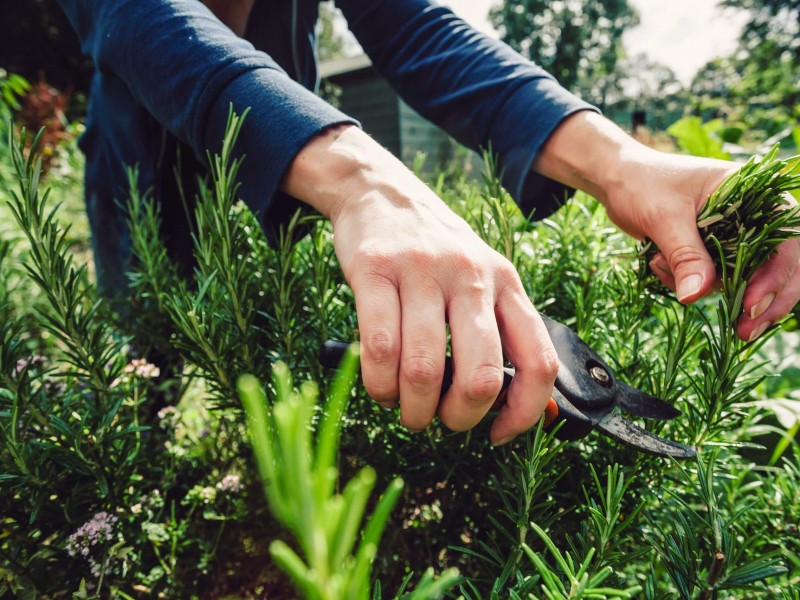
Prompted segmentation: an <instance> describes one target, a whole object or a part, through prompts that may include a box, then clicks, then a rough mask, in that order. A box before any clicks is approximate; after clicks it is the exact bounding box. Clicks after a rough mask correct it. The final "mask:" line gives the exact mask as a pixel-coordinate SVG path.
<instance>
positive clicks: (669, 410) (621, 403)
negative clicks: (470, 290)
mask: <svg viewBox="0 0 800 600" xmlns="http://www.w3.org/2000/svg"><path fill="white" fill-rule="evenodd" d="M542 320H543V321H544V324H545V326H546V327H547V332H548V334H549V335H550V339H551V340H552V342H553V346H554V347H555V350H556V353H557V354H558V360H559V370H558V376H557V378H556V383H555V387H554V389H553V396H552V398H551V399H550V403H549V404H548V407H547V410H546V412H545V415H544V418H545V429H547V430H550V429H552V428H553V427H555V426H556V425H557V424H558V423H561V422H563V425H561V427H560V428H559V429H558V431H557V432H556V437H558V438H559V439H562V440H577V439H580V438H583V437H585V436H587V435H588V434H589V433H590V432H591V431H592V430H593V429H597V430H599V431H600V432H602V433H604V434H605V435H607V436H609V437H611V438H614V439H615V440H617V441H620V442H622V443H623V444H626V445H628V446H630V447H631V448H634V449H636V450H639V451H641V452H649V453H651V454H656V455H659V456H672V457H674V458H692V457H693V456H694V455H695V454H696V452H697V450H696V448H695V447H694V446H687V445H683V444H679V443H677V442H673V441H670V440H667V439H664V438H662V437H660V436H658V435H656V434H654V433H651V432H650V431H647V430H646V429H643V428H641V427H639V426H638V425H636V424H634V423H632V422H631V421H629V420H627V419H626V418H624V417H623V416H622V414H621V411H625V412H627V413H630V414H631V415H633V416H636V417H642V418H646V419H656V420H659V421H666V420H670V419H674V418H675V417H677V416H679V415H680V414H681V413H680V411H679V410H677V409H676V408H674V407H673V406H671V405H670V404H667V403H666V402H664V401H663V400H661V399H659V398H656V397H655V396H651V395H649V394H646V393H645V392H643V391H642V390H639V389H637V388H635V387H633V386H630V385H628V384H627V383H625V382H623V381H620V380H618V379H616V378H615V377H614V372H613V371H612V370H611V368H610V367H609V366H608V365H607V364H606V362H605V361H604V360H603V359H602V358H600V355H598V354H597V352H595V351H594V350H593V349H592V348H591V347H590V346H589V345H588V344H587V343H586V342H584V341H583V340H582V339H581V338H580V337H579V336H578V334H577V333H575V332H574V331H572V330H571V329H570V328H569V327H566V326H565V325H562V324H561V323H559V322H557V321H554V320H552V319H550V318H548V317H545V316H544V315H542ZM348 346H349V344H348V343H347V342H341V341H337V340H328V341H326V342H325V343H324V344H323V346H322V349H321V350H320V355H319V358H320V362H321V363H322V364H323V365H324V366H326V367H331V368H335V367H337V366H338V365H339V363H340V362H341V359H342V357H343V356H344V353H345V351H346V350H347V348H348ZM504 371H505V375H504V378H503V387H502V390H501V392H500V394H499V395H498V397H497V399H496V400H495V407H497V406H501V405H502V404H503V403H504V402H505V395H506V391H507V389H508V386H509V385H510V384H511V381H512V379H513V378H514V369H513V368H506V369H505V370H504ZM452 381H453V367H452V361H451V360H450V359H449V357H448V359H447V362H446V363H445V373H444V377H443V380H442V395H444V393H445V391H447V388H449V387H450V384H451V383H452Z"/></svg>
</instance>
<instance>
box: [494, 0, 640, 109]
mask: <svg viewBox="0 0 800 600" xmlns="http://www.w3.org/2000/svg"><path fill="white" fill-rule="evenodd" d="M489 16H490V18H491V21H492V24H493V25H494V26H495V27H496V28H497V30H498V31H499V32H500V35H501V37H502V39H503V41H505V42H506V43H508V44H509V45H510V46H511V47H512V48H514V49H516V50H517V51H519V52H520V53H521V54H523V55H524V56H526V57H528V58H530V59H531V60H533V61H535V62H537V63H538V64H540V65H541V66H542V67H544V68H545V69H546V70H547V71H548V72H550V73H552V74H553V75H554V76H555V77H556V78H557V79H558V80H559V82H560V83H561V84H562V85H564V86H565V87H567V88H570V89H572V90H573V91H575V92H577V93H580V94H582V95H583V96H585V97H586V98H587V99H588V100H591V101H593V102H595V103H596V104H598V105H600V106H601V107H602V106H603V104H605V100H606V95H607V94H608V92H609V91H610V89H611V88H612V87H613V81H614V77H613V75H614V71H615V69H616V65H617V60H618V58H619V57H620V55H621V47H622V34H623V32H624V31H625V30H626V29H628V28H629V27H632V26H634V25H637V24H638V22H639V15H638V13H637V12H636V11H635V10H634V9H633V8H632V7H631V6H630V5H629V4H628V0H610V1H606V2H602V1H600V0H557V1H555V2H550V1H548V0H519V1H515V2H503V3H501V4H500V5H498V6H495V7H494V8H492V10H491V11H490V14H489Z"/></svg>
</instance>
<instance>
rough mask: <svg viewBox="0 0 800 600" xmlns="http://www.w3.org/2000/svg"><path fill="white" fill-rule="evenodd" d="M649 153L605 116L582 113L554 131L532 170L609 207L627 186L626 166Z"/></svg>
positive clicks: (572, 116) (588, 112) (571, 117)
mask: <svg viewBox="0 0 800 600" xmlns="http://www.w3.org/2000/svg"><path fill="white" fill-rule="evenodd" d="M650 151H651V150H650V149H649V148H647V147H646V146H644V145H642V144H640V143H639V142H637V141H636V140H634V139H633V138H632V137H630V136H629V135H628V134H626V133H625V132H624V131H623V130H622V129H620V128H619V127H618V126H617V125H615V124H614V123H612V122H611V121H609V120H608V119H606V118H605V117H603V116H601V115H599V114H597V113H595V112H591V111H581V112H578V113H575V114H573V115H571V116H569V117H567V118H566V119H565V120H564V121H563V122H562V123H561V125H559V127H558V128H557V129H556V130H555V131H554V132H553V134H552V135H551V136H550V138H549V139H548V140H547V142H546V143H545V145H544V146H543V148H542V151H541V152H540V153H539V155H538V156H537V158H536V160H535V161H534V164H533V168H534V170H535V171H537V172H538V173H541V174H542V175H544V176H546V177H549V178H550V179H554V180H555V181H558V182H560V183H563V184H565V185H568V186H570V187H573V188H576V189H579V190H582V191H584V192H586V193H588V194H590V195H591V196H593V197H595V198H597V199H598V200H599V201H600V202H601V203H603V204H606V202H607V201H608V199H609V197H611V196H613V193H614V190H616V189H618V188H619V187H620V186H621V185H623V184H624V171H625V168H624V165H625V164H626V163H627V162H630V161H632V160H637V155H641V154H642V153H647V152H650Z"/></svg>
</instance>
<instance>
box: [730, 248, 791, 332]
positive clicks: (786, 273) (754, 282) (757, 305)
mask: <svg viewBox="0 0 800 600" xmlns="http://www.w3.org/2000/svg"><path fill="white" fill-rule="evenodd" d="M798 261H800V239H792V240H788V241H786V242H784V243H782V244H781V245H780V246H778V248H777V249H776V250H775V253H774V254H773V255H772V256H771V257H770V259H769V260H768V261H767V262H766V263H764V265H763V266H762V267H761V268H760V269H759V270H758V271H756V273H755V274H754V275H753V277H751V278H750V283H749V284H748V285H747V291H745V294H744V310H745V312H746V313H747V315H748V316H749V317H750V319H754V320H755V319H758V318H759V317H760V316H761V315H763V314H764V313H765V312H766V311H767V309H768V308H769V307H770V305H771V304H772V303H773V302H774V301H775V300H777V299H778V298H779V296H781V295H782V294H783V290H784V289H785V288H786V286H787V284H788V283H789V282H790V281H791V280H792V277H793V276H794V274H795V271H797V268H798ZM797 300H798V299H797V298H794V299H793V300H792V298H791V297H789V298H788V299H787V300H786V302H792V305H794V303H795V302H797ZM790 310H791V309H790Z"/></svg>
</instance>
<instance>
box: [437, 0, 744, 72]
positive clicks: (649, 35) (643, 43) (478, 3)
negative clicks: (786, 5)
mask: <svg viewBox="0 0 800 600" xmlns="http://www.w3.org/2000/svg"><path fill="white" fill-rule="evenodd" d="M508 1H509V2H513V0H508ZM629 2H630V3H631V4H632V5H633V6H635V7H636V9H637V10H638V11H639V15H640V17H641V24H640V25H639V26H638V27H636V28H635V29H631V30H630V31H629V32H627V33H626V35H625V47H626V48H627V50H628V52H629V53H630V54H637V53H639V52H645V53H647V54H648V55H649V56H650V57H651V58H653V59H655V60H657V61H659V62H661V63H663V64H665V65H667V66H668V67H670V68H671V69H672V70H673V71H675V74H676V75H677V76H678V79H680V80H681V81H682V82H683V83H689V81H690V80H691V78H692V76H693V75H694V74H695V73H696V72H697V69H699V68H700V67H701V66H703V65H704V64H705V63H706V62H708V61H709V60H711V59H712V58H716V57H718V56H726V55H728V54H730V53H731V52H732V51H733V50H734V49H735V47H736V40H737V38H738V36H739V31H740V30H741V27H742V25H743V24H744V22H745V21H746V19H747V15H746V14H742V13H737V12H734V11H731V10H730V9H726V10H724V11H723V10H722V9H720V8H718V7H717V3H718V0H629ZM441 3H442V4H446V5H448V6H450V7H451V8H452V9H453V11H454V12H455V13H456V14H457V15H459V16H460V17H462V18H463V19H464V20H465V21H468V22H469V23H470V24H472V25H473V26H474V27H477V28H479V29H481V30H482V31H485V32H487V33H493V31H492V28H491V25H489V21H488V19H487V15H488V13H489V8H490V7H491V6H492V5H493V4H496V3H497V0H441ZM495 35H496V34H495Z"/></svg>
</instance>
